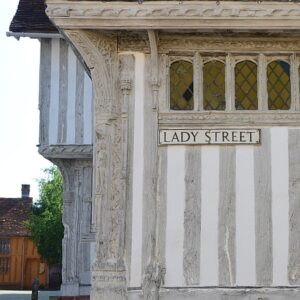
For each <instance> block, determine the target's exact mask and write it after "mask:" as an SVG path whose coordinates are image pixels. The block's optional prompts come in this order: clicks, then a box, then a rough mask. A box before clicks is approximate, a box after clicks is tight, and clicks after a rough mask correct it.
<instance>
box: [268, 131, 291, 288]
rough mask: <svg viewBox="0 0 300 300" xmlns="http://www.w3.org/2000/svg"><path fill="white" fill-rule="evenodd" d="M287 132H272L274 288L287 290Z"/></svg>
mask: <svg viewBox="0 0 300 300" xmlns="http://www.w3.org/2000/svg"><path fill="white" fill-rule="evenodd" d="M288 150H289V149H288V129H287V128H278V127H277V128H272V129H271V166H272V223H273V285H274V286H278V285H281V286H288V285H289V284H288V274H287V266H288V250H289V249H288V247H289V170H288V166H289V162H288Z"/></svg>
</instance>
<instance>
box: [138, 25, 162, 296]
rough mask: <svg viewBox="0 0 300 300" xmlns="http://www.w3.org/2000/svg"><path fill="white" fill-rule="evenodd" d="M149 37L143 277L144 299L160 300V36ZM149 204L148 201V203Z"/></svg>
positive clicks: (150, 35)
mask: <svg viewBox="0 0 300 300" xmlns="http://www.w3.org/2000/svg"><path fill="white" fill-rule="evenodd" d="M148 37H149V42H150V50H151V77H150V78H151V79H150V81H151V82H150V85H151V88H152V118H151V119H152V124H151V128H152V130H151V133H152V134H151V142H150V143H151V148H152V149H151V158H150V159H151V168H150V170H147V172H149V173H148V174H149V176H150V178H151V183H152V184H151V193H150V195H149V199H148V200H149V206H148V208H149V211H148V213H149V215H151V218H149V220H150V222H149V227H150V228H149V231H150V240H149V247H150V251H149V252H148V253H149V254H150V256H149V257H148V258H147V262H146V266H145V269H144V275H143V298H144V299H145V300H158V299H159V289H160V286H161V284H162V282H163V277H164V273H165V268H164V266H162V264H161V260H160V257H159V245H158V241H159V239H158V233H159V228H158V224H159V222H158V215H159V211H158V210H159V204H158V197H157V178H158V149H157V129H158V128H157V124H158V93H159V88H160V81H159V57H158V35H157V32H156V31H154V30H148ZM147 202H148V201H147Z"/></svg>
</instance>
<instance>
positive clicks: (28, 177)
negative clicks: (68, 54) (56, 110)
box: [0, 0, 51, 200]
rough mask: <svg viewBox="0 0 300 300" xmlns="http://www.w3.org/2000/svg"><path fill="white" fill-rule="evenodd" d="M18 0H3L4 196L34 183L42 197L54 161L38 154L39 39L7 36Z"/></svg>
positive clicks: (0, 146) (0, 193)
mask: <svg viewBox="0 0 300 300" xmlns="http://www.w3.org/2000/svg"><path fill="white" fill-rule="evenodd" d="M18 2H19V1H18V0H1V1H0V197H7V198H17V197H21V185H22V184H30V187H31V192H30V196H31V197H33V198H34V200H37V199H38V181H37V180H38V178H41V177H44V173H43V169H45V168H47V167H49V166H50V165H51V164H50V162H49V161H48V160H46V159H44V158H43V157H42V156H41V155H39V154H38V148H37V145H38V143H39V110H38V93H39V83H38V76H39V50H40V45H39V41H38V40H35V39H30V38H21V39H20V40H19V41H18V40H16V39H15V38H13V37H7V36H6V32H7V31H8V29H9V24H10V22H11V20H12V18H13V16H14V14H15V12H16V9H17V7H18Z"/></svg>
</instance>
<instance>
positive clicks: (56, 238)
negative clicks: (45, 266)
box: [25, 166, 64, 264]
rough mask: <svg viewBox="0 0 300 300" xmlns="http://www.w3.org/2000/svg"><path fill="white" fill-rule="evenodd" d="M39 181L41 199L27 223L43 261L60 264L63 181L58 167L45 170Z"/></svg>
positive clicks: (62, 233)
mask: <svg viewBox="0 0 300 300" xmlns="http://www.w3.org/2000/svg"><path fill="white" fill-rule="evenodd" d="M44 174H45V178H41V179H39V199H38V201H36V202H35V203H33V205H32V212H31V217H30V219H29V220H28V221H26V222H25V225H26V227H27V229H28V230H29V231H30V232H31V235H32V239H33V241H34V243H35V245H36V246H37V248H38V251H39V253H40V255H41V256H42V258H43V259H45V260H46V261H47V262H48V263H49V264H60V263H61V259H62V238H63V235H64V227H63V224H62V211H63V202H62V192H63V179H62V176H61V174H60V172H59V170H58V168H57V167H55V166H52V167H50V168H48V169H45V170H44Z"/></svg>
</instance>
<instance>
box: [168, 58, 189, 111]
mask: <svg viewBox="0 0 300 300" xmlns="http://www.w3.org/2000/svg"><path fill="white" fill-rule="evenodd" d="M170 108H171V109H174V110H192V109H193V108H194V97H193V64H191V63H190V62H187V61H183V60H181V61H176V62H174V63H172V65H171V67H170Z"/></svg>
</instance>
